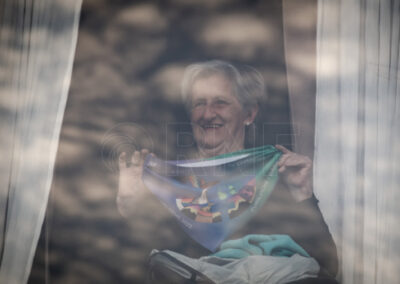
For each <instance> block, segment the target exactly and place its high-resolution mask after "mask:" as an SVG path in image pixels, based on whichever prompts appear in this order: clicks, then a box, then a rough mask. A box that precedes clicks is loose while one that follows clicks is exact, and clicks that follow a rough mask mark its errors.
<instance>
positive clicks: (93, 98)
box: [30, 0, 291, 283]
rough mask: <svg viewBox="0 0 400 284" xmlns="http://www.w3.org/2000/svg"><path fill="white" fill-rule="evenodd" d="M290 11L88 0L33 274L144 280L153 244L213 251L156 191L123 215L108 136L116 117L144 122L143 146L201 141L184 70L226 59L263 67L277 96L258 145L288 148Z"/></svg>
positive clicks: (271, 98) (177, 151)
mask: <svg viewBox="0 0 400 284" xmlns="http://www.w3.org/2000/svg"><path fill="white" fill-rule="evenodd" d="M281 9H282V7H281V1H197V0H196V1H182V0H169V1H106V0H102V1H99V0H90V1H89V0H88V1H84V4H83V8H82V14H81V22H80V34H79V38H78V45H77V50H76V57H75V62H74V70H73V74H72V82H71V88H70V94H69V98H68V103H67V108H66V112H65V117H64V122H63V127H62V132H61V138H60V145H59V149H58V155H57V161H56V172H55V177H54V181H53V185H52V192H51V197H50V201H49V206H48V210H47V217H46V222H45V226H44V228H43V230H42V236H41V239H40V242H39V247H38V250H37V254H36V258H35V262H34V266H33V270H32V274H31V278H30V283H45V281H46V279H47V281H48V283H143V281H144V279H145V276H146V262H147V257H148V254H149V252H150V251H151V249H153V248H157V249H171V250H176V251H179V252H181V253H184V254H186V255H189V256H192V257H196V256H200V255H202V254H208V252H207V251H206V250H205V249H202V248H201V247H200V246H199V245H197V244H196V243H194V242H193V241H191V240H189V239H188V238H187V237H186V235H185V234H184V232H183V231H182V230H181V229H180V227H179V226H178V224H177V223H176V222H175V220H174V219H173V216H171V214H170V213H169V212H168V211H167V210H166V209H165V208H164V207H162V206H161V205H160V203H159V202H158V201H157V200H156V199H149V200H148V201H147V203H146V204H143V207H142V209H141V210H140V211H139V212H138V213H137V215H136V216H134V217H132V218H130V219H129V220H127V219H124V218H123V217H121V216H120V215H119V213H118V210H117V208H116V203H115V197H116V191H117V186H118V184H117V183H118V175H117V174H116V172H115V171H114V170H110V166H109V165H110V163H111V164H112V163H113V159H115V156H116V153H114V155H105V156H104V153H103V151H104V150H105V151H106V152H107V151H108V152H109V153H112V151H113V149H114V150H115V149H118V147H116V146H115V144H113V143H114V142H110V143H109V142H107V143H105V142H104V141H105V138H107V134H108V133H109V131H110V130H111V129H114V128H115V126H116V125H121V124H124V123H128V125H129V124H131V125H139V126H140V127H141V128H142V129H145V131H146V133H147V135H146V136H149V137H151V138H150V139H151V142H150V143H149V142H148V139H147V138H146V139H147V140H146V139H141V138H143V137H137V136H136V135H135V133H133V134H132V135H133V137H134V147H136V148H142V147H149V145H151V147H152V149H150V150H151V151H152V152H154V153H155V154H156V155H157V156H159V157H161V158H169V159H176V158H179V159H182V158H183V157H185V155H184V154H182V153H186V152H185V151H187V150H188V149H190V148H191V147H193V140H192V139H191V137H192V136H191V130H190V124H189V120H188V116H187V114H186V113H185V110H184V106H183V104H182V102H181V98H180V81H181V78H182V74H183V71H184V68H185V66H186V65H188V64H190V63H193V62H195V61H202V60H208V59H213V58H219V59H223V60H227V61H232V62H236V63H242V64H249V65H252V66H254V67H256V68H257V69H258V70H260V71H261V73H262V74H263V76H264V78H265V80H266V84H267V89H268V102H265V103H264V105H262V106H261V110H260V116H259V118H258V122H257V125H256V127H257V133H258V136H257V142H256V143H257V144H258V145H261V144H275V143H281V144H284V145H287V146H289V147H290V140H291V139H290V130H289V129H290V127H289V114H288V96H287V85H286V73H285V66H284V54H283V36H282V34H283V33H282V16H281V15H282V11H281ZM129 135H131V134H127V136H126V137H128V136H129ZM114 138H115V137H114ZM179 139H180V140H179ZM107 141H108V140H107ZM115 143H116V144H118V143H119V142H118V141H116V142H115ZM113 147H114V148H113ZM115 147H116V148H115ZM102 153H103V154H102ZM182 155H183V156H182ZM111 168H112V166H111ZM252 224H253V225H254V226H258V224H261V221H260V220H255V221H254V222H252Z"/></svg>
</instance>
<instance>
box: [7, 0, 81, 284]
mask: <svg viewBox="0 0 400 284" xmlns="http://www.w3.org/2000/svg"><path fill="white" fill-rule="evenodd" d="M80 7H81V0H4V1H1V2H0V19H1V29H0V62H1V63H0V131H1V135H0V143H1V147H0V157H1V159H0V216H1V217H0V236H1V237H0V241H1V259H0V261H1V266H0V283H9V284H12V283H25V282H26V281H27V279H28V277H29V273H30V269H31V265H32V261H33V257H34V254H35V250H36V245H37V242H38V238H39V235H40V230H41V227H42V223H43V219H44V216H45V211H46V205H47V199H48V195H49V190H50V185H51V181H52V175H53V167H54V161H55V156H56V151H57V146H58V138H59V133H60V128H61V123H62V119H63V114H64V108H65V104H66V99H67V93H68V88H69V83H70V78H71V71H72V62H73V57H74V52H75V46H76V39H77V30H78V22H79V13H80Z"/></svg>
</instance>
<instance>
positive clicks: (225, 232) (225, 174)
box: [143, 146, 281, 251]
mask: <svg viewBox="0 0 400 284" xmlns="http://www.w3.org/2000/svg"><path fill="white" fill-rule="evenodd" d="M280 155H281V152H280V151H279V150H277V149H276V148H274V147H273V146H263V147H259V148H253V149H247V150H242V151H238V152H234V153H228V154H224V155H220V156H216V157H213V158H211V159H205V160H191V161H162V160H160V159H158V158H156V157H154V156H149V157H148V158H147V159H146V161H145V164H144V170H143V181H144V183H145V185H146V186H147V187H148V188H149V189H150V191H151V192H152V193H153V194H154V195H156V196H157V197H158V198H159V200H160V201H161V202H162V203H163V204H164V205H165V206H166V207H167V208H168V209H169V210H170V211H171V212H172V213H173V214H174V216H175V217H176V218H177V219H178V220H179V221H180V223H181V225H182V226H183V229H184V230H185V231H186V233H188V234H189V235H190V236H191V237H192V238H193V239H195V240H196V241H197V242H199V243H200V244H201V245H203V246H204V247H206V248H208V249H209V250H211V251H214V250H215V249H216V248H217V247H218V246H219V244H220V243H221V242H223V241H224V240H225V239H226V238H227V237H229V236H230V235H231V234H232V233H233V232H234V231H236V230H238V229H239V228H240V227H241V226H243V225H244V224H245V223H246V222H247V221H248V220H249V219H250V218H251V217H252V216H254V214H255V213H256V212H257V210H258V209H259V208H260V207H261V206H262V205H263V204H264V203H265V201H266V200H267V198H268V196H269V194H270V193H271V192H272V190H273V188H274V186H275V184H276V181H277V178H278V173H277V166H276V163H277V161H278V160H279V157H280Z"/></svg>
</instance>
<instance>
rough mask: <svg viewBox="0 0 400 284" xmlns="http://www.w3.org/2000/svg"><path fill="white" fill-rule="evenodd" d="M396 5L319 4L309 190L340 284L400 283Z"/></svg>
mask: <svg viewBox="0 0 400 284" xmlns="http://www.w3.org/2000/svg"><path fill="white" fill-rule="evenodd" d="M399 2H400V1H398V0H392V1H390V0H342V1H331V0H320V1H319V2H318V27H317V97H316V129H315V131H316V135H315V147H316V148H315V152H314V184H315V189H316V191H317V192H316V194H317V195H318V197H319V199H320V206H321V209H322V211H323V212H324V215H325V218H326V221H327V222H328V224H329V225H330V229H331V231H332V233H333V235H334V238H335V240H336V243H337V245H338V250H339V254H340V256H341V257H340V261H341V273H340V277H341V280H342V282H343V283H345V284H346V283H364V284H368V283H382V284H383V283H385V284H389V283H393V284H394V283H400V230H399V228H398V224H399V220H400V206H399V203H400V188H399V186H400V180H399V178H400V169H399V165H400V134H399V131H400V114H399V111H400V96H399V92H400V91H399V90H400V73H399V34H400V22H399V20H400V18H399V16H400V7H399Z"/></svg>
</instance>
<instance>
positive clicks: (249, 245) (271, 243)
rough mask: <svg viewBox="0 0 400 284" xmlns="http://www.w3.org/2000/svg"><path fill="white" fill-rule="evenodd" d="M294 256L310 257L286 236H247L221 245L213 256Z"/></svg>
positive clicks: (237, 257) (236, 257)
mask: <svg viewBox="0 0 400 284" xmlns="http://www.w3.org/2000/svg"><path fill="white" fill-rule="evenodd" d="M294 254H299V255H301V256H305V257H309V256H310V255H309V254H308V253H307V252H306V251H305V250H304V249H303V248H302V247H301V246H299V245H298V244H297V243H296V242H295V241H293V239H292V238H291V237H290V236H288V235H247V236H245V237H243V238H241V239H237V240H229V241H226V242H224V243H222V244H221V247H220V250H219V251H218V252H217V253H215V254H213V256H217V257H221V258H235V259H239V258H244V257H247V256H250V255H269V256H283V257H291V256H292V255H294Z"/></svg>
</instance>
